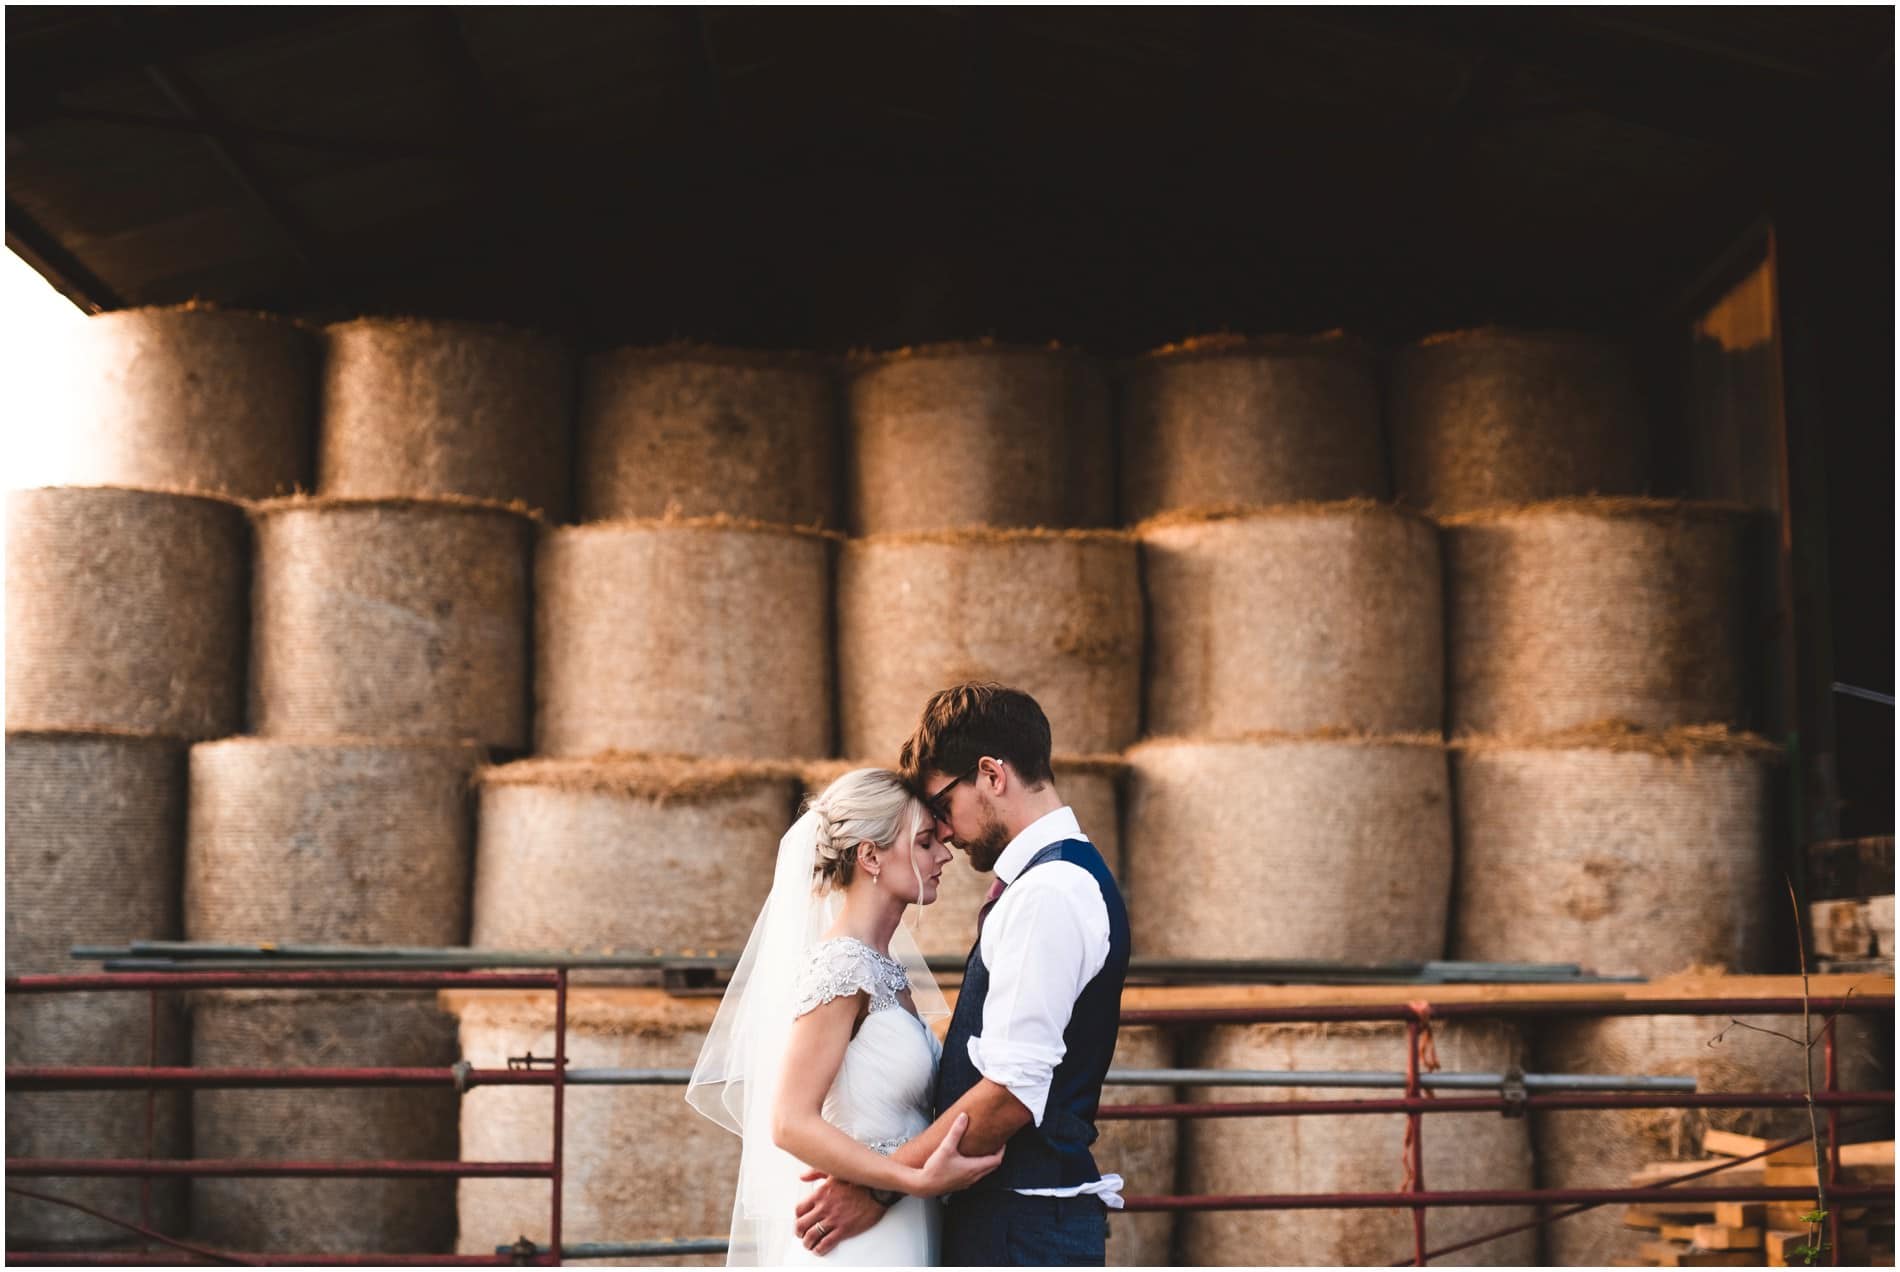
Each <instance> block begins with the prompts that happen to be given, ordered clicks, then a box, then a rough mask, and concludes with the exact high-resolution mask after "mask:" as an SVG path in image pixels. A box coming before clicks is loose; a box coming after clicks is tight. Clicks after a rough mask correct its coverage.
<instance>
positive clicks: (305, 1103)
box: [185, 737, 481, 1254]
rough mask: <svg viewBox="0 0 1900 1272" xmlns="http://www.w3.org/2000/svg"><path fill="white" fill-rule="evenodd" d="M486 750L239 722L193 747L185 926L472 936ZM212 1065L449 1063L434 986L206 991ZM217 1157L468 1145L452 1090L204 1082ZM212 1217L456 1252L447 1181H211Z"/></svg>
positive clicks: (313, 1242) (199, 1121) (335, 939)
mask: <svg viewBox="0 0 1900 1272" xmlns="http://www.w3.org/2000/svg"><path fill="white" fill-rule="evenodd" d="M480 754H481V752H480V749H479V748H478V747H476V746H474V745H472V744H469V743H464V742H448V743H441V742H430V741H417V742H402V741H399V740H395V739H390V738H382V739H378V740H375V741H368V742H354V741H350V740H347V739H337V738H329V739H317V738H307V737H306V738H296V739H279V738H263V737H246V738H233V739H229V740H227V741H223V742H210V743H204V744H201V745H199V746H197V747H194V748H193V749H192V754H191V802H190V815H189V827H190V833H189V846H188V853H187V861H186V881H185V929H186V933H187V935H188V936H190V937H191V938H192V939H194V940H201V941H223V942H234V943H236V942H241V943H253V942H259V941H268V940H276V941H295V942H309V943H321V944H367V945H425V946H428V945H455V944H460V943H462V942H463V941H464V940H465V939H466V934H467V931H468V893H469V888H468V873H469V859H470V841H471V839H472V827H471V819H470V815H469V800H468V793H467V788H468V782H469V778H470V775H471V773H472V772H473V770H474V768H475V766H476V764H477V762H478V760H479V758H480ZM192 1016H193V1027H192V1037H193V1054H194V1057H195V1060H196V1062H197V1063H198V1064H200V1065H234V1066H243V1067H264V1066H272V1067H302V1066H313V1065H326V1066H327V1065H352V1066H368V1067H397V1066H418V1065H421V1066H446V1065H449V1064H452V1063H453V1062H454V1060H455V1040H454V1029H453V1025H452V1022H450V1021H449V1020H448V1019H447V1018H446V1017H444V1016H443V1015H442V1013H441V1012H439V1011H438V1010H437V1009H436V1006H435V1003H434V999H433V996H431V995H429V994H426V993H387V992H371V991H365V992H324V991H298V992H294V993H286V992H281V991H269V992H264V991H207V992H205V993H203V994H201V995H199V996H198V998H197V1000H196V1001H195V1002H194V1004H193V1009H192ZM193 1123H194V1131H195V1140H196V1144H197V1151H198V1153H199V1155H200V1156H205V1157H266V1158H269V1157H305V1158H318V1159H337V1160H348V1159H382V1160H387V1159H392V1158H413V1159H422V1160H435V1161H441V1160H454V1158H455V1156H456V1138H455V1123H456V1096H455V1093H454V1092H452V1091H448V1090H320V1091H248V1090H237V1091H203V1092H199V1093H198V1095H197V1098H196V1099H195V1101H194V1102H193ZM192 1202H193V1227H194V1230H195V1231H196V1232H197V1234H198V1235H199V1236H201V1237H203V1238H204V1239H206V1240H208V1241H210V1242H212V1243H214V1244H217V1245H221V1246H226V1247H229V1248H234V1249H240V1250H271V1251H302V1250H339V1251H355V1252H362V1251H372V1250H376V1251H390V1252H399V1253H415V1254H426V1253H439V1252H441V1251H442V1250H443V1249H445V1248H446V1247H447V1245H448V1243H449V1241H450V1239H451V1232H452V1229H453V1225H454V1188H453V1184H452V1182H450V1181H446V1180H443V1181H437V1180H401V1181H393V1180H376V1179H338V1180H328V1179H325V1180H317V1179H310V1180H260V1179H200V1180H197V1181H195V1182H194V1184H193V1188H192Z"/></svg>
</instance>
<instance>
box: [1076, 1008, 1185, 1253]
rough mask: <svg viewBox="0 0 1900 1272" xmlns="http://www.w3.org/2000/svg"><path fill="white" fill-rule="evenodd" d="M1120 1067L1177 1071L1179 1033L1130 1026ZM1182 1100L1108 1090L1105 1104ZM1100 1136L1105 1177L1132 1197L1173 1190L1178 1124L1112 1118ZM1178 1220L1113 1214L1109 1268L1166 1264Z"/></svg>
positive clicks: (1163, 1089)
mask: <svg viewBox="0 0 1900 1272" xmlns="http://www.w3.org/2000/svg"><path fill="white" fill-rule="evenodd" d="M1113 1063H1114V1067H1115V1068H1117V1069H1172V1068H1174V1067H1175V1040H1174V1035H1173V1034H1172V1033H1171V1032H1169V1031H1168V1030H1166V1029H1162V1028H1158V1027H1156V1026H1154V1025H1129V1026H1126V1027H1124V1028H1123V1029H1122V1031H1121V1033H1120V1035H1119V1036H1118V1037H1117V1038H1116V1039H1115V1058H1114V1062H1113ZM1179 1098H1180V1091H1179V1089H1178V1088H1175V1087H1171V1086H1162V1085H1153V1086H1122V1085H1119V1084H1118V1085H1115V1086H1111V1087H1106V1088H1104V1090H1103V1092H1102V1103H1104V1104H1172V1103H1174V1102H1175V1101H1176V1100H1177V1099H1179ZM1096 1130H1097V1131H1098V1132H1099V1133H1100V1138H1099V1139H1097V1140H1096V1141H1095V1143H1094V1144H1093V1145H1091V1146H1090V1150H1089V1151H1090V1152H1092V1153H1093V1154H1094V1155H1095V1164H1096V1165H1097V1166H1098V1167H1100V1168H1101V1170H1102V1171H1103V1172H1104V1173H1110V1172H1112V1173H1114V1174H1118V1175H1120V1176H1121V1177H1122V1190H1123V1191H1124V1192H1125V1193H1127V1194H1128V1195H1129V1196H1134V1197H1143V1196H1146V1197H1155V1196H1167V1195H1168V1194H1170V1193H1172V1192H1174V1184H1175V1179H1176V1176H1177V1173H1178V1169H1179V1165H1180V1162H1179V1156H1180V1147H1181V1134H1180V1127H1179V1125H1178V1124H1177V1123H1176V1122H1174V1121H1173V1120H1171V1119H1170V1120H1166V1121H1162V1120H1158V1119H1150V1118H1142V1119H1139V1120H1136V1119H1132V1118H1108V1119H1102V1120H1100V1121H1097V1122H1096ZM1174 1227H1175V1217H1174V1216H1173V1215H1172V1214H1169V1213H1168V1212H1166V1211H1154V1210H1151V1211H1146V1212H1144V1213H1141V1214H1132V1213H1130V1212H1128V1211H1124V1210H1112V1211H1110V1212H1109V1215H1108V1265H1109V1266H1110V1267H1116V1268H1139V1267H1154V1266H1165V1265H1166V1264H1168V1263H1170V1262H1171V1261H1172V1260H1171V1258H1170V1254H1171V1252H1172V1247H1173V1245H1174Z"/></svg>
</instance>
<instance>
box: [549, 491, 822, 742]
mask: <svg viewBox="0 0 1900 1272" xmlns="http://www.w3.org/2000/svg"><path fill="white" fill-rule="evenodd" d="M830 557H831V539H830V536H827V535H825V534H821V533H819V532H817V531H811V530H798V529H792V528H790V527H785V526H768V525H765V524H763V523H760V522H746V521H737V520H733V519H730V518H694V519H687V520H679V521H615V522H599V523H595V524H593V525H586V526H574V527H570V528H567V529H560V530H555V531H553V532H552V533H550V534H548V535H547V536H546V538H545V539H544V540H543V541H542V544H541V551H540V556H539V558H538V563H537V566H536V585H535V699H536V700H535V745H536V749H537V750H538V751H540V752H542V753H543V754H547V755H591V754H594V753H596V752H599V751H610V750H623V751H661V752H674V753H678V754H685V755H703V756H719V755H729V756H745V757H749V758H755V759H779V758H784V757H793V756H819V755H826V754H829V753H830V751H831V735H832V729H831V657H832V655H831V605H830V597H831V560H830Z"/></svg>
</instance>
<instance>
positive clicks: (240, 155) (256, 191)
mask: <svg viewBox="0 0 1900 1272" xmlns="http://www.w3.org/2000/svg"><path fill="white" fill-rule="evenodd" d="M145 77H146V78H147V79H148V80H150V81H151V82H152V85H153V86H154V87H155V88H157V89H158V91H159V92H161V93H163V94H164V95H165V96H166V98H168V99H169V100H170V101H171V102H172V104H173V105H175V106H176V107H177V108H178V109H179V110H180V111H181V112H183V114H184V116H185V118H187V119H190V120H195V121H197V122H199V123H201V124H203V125H205V128H206V132H205V134H204V136H205V143H206V144H207V145H208V146H210V147H211V150H212V153H214V154H215V155H216V156H217V158H218V162H219V163H220V164H222V165H223V167H224V170H225V171H226V172H228V173H229V174H230V175H231V178H232V180H233V181H234V182H235V183H236V184H237V186H238V188H239V189H241V190H242V191H243V192H244V195H245V197H246V198H247V199H248V200H249V201H250V203H251V205H252V206H253V207H254V208H256V210H257V212H258V214H259V216H260V218H261V219H262V220H263V221H264V222H265V223H266V224H267V225H269V226H270V228H271V230H272V232H274V233H275V234H276V235H277V237H278V239H279V240H280V241H281V242H282V243H283V245H284V248H285V250H286V251H287V252H288V253H289V255H290V256H291V258H292V259H293V260H295V261H296V262H297V264H298V266H299V267H301V268H302V270H303V272H304V274H305V275H306V277H308V279H309V280H310V283H311V286H312V288H313V289H314V290H315V291H317V292H319V293H323V292H327V291H328V289H329V288H328V284H327V282H326V281H325V277H324V271H323V269H322V268H321V267H320V266H319V264H318V260H319V257H320V256H321V255H322V253H321V251H320V249H319V248H318V247H317V245H316V241H315V238H314V236H313V235H312V234H311V233H310V232H309V230H308V229H307V228H305V226H304V224H303V218H302V217H301V216H299V215H298V214H297V211H296V209H294V208H292V207H291V206H290V203H289V202H288V200H286V199H285V198H284V197H283V196H282V195H280V194H278V193H277V192H276V190H275V189H273V188H272V186H271V183H270V181H269V179H268V178H267V177H265V175H264V174H263V172H262V171H260V170H259V168H258V166H257V164H256V161H255V160H253V159H252V158H251V156H250V155H249V153H248V152H247V151H246V150H245V148H244V145H243V143H242V142H241V141H239V140H238V139H237V138H236V136H235V135H234V134H233V132H232V130H231V128H230V126H229V125H228V124H227V123H226V122H225V120H224V117H223V115H222V114H221V113H220V112H219V111H218V110H217V108H216V107H215V106H213V105H212V104H211V102H210V100H209V99H208V98H206V97H205V95H204V93H203V92H202V91H200V90H199V89H198V87H197V86H196V85H195V84H193V83H192V82H191V81H190V79H188V78H187V77H186V76H185V75H184V74H183V73H182V72H180V71H176V70H173V69H171V68H169V67H166V66H162V65H160V64H158V63H155V62H154V63H150V64H148V65H147V66H146V67H145Z"/></svg>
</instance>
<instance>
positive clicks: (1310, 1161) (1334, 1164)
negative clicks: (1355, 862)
mask: <svg viewBox="0 0 1900 1272" xmlns="http://www.w3.org/2000/svg"><path fill="white" fill-rule="evenodd" d="M1432 1029H1433V1034H1434V1039H1435V1045H1436V1047H1437V1051H1438V1056H1439V1059H1440V1062H1441V1063H1442V1064H1443V1066H1444V1067H1445V1069H1447V1070H1448V1071H1452V1072H1466V1073H1470V1072H1491V1073H1501V1072H1504V1071H1505V1070H1507V1069H1509V1068H1511V1067H1513V1066H1520V1067H1521V1066H1522V1064H1523V1060H1524V1054H1525V1048H1524V1043H1523V1041H1522V1039H1521V1038H1520V1037H1519V1035H1518V1033H1517V1031H1516V1030H1515V1029H1514V1028H1513V1027H1512V1026H1510V1025H1508V1024H1504V1023H1501V1022H1498V1021H1484V1020H1454V1021H1441V1022H1437V1023H1435V1024H1434V1025H1433V1026H1432ZM1405 1054H1406V1035H1405V1026H1404V1025H1401V1024H1397V1023H1391V1024H1385V1023H1380V1024H1311V1025H1309V1024H1298V1025H1216V1026H1214V1027H1212V1028H1211V1029H1209V1030H1207V1032H1206V1034H1205V1035H1204V1037H1202V1038H1201V1039H1200V1040H1199V1041H1198V1044H1197V1045H1196V1047H1195V1048H1194V1058H1193V1060H1192V1062H1191V1063H1192V1064H1194V1065H1195V1066H1196V1067H1204V1068H1220V1069H1279V1070H1287V1069H1290V1070H1296V1071H1297V1070H1312V1071H1341V1070H1344V1071H1353V1070H1358V1071H1368V1070H1383V1071H1386V1072H1391V1071H1395V1070H1403V1069H1404V1068H1405ZM1187 1098H1188V1099H1189V1100H1191V1101H1219V1102H1233V1101H1242V1100H1245V1101H1254V1100H1264V1101H1270V1102H1278V1101H1286V1100H1328V1099H1340V1098H1342V1093H1341V1092H1339V1091H1337V1090H1331V1089H1327V1088H1324V1087H1318V1088H1306V1087H1273V1088H1264V1089H1262V1088H1252V1087H1207V1088H1189V1091H1188V1097H1187ZM1191 1131H1192V1133H1191V1134H1190V1135H1189V1137H1188V1149H1187V1151H1186V1152H1185V1153H1184V1154H1183V1160H1184V1169H1183V1172H1182V1190H1183V1191H1184V1192H1194V1193H1336V1192H1399V1191H1402V1190H1403V1189H1404V1187H1405V1173H1406V1156H1405V1154H1404V1153H1403V1152H1402V1151H1401V1146H1402V1144H1403V1143H1404V1135H1405V1117H1404V1115H1403V1114H1396V1113H1395V1114H1389V1115H1387V1114H1380V1115H1374V1114H1358V1115H1352V1116H1346V1115H1332V1116H1324V1115H1322V1116H1314V1117H1298V1118H1291V1117H1234V1118H1207V1119H1204V1120H1201V1121H1196V1122H1194V1123H1191ZM1423 1157H1424V1161H1423V1168H1424V1180H1425V1185H1426V1186H1427V1187H1429V1188H1431V1189H1433V1190H1434V1191H1437V1190H1440V1189H1445V1190H1457V1189H1501V1188H1513V1189H1516V1188H1529V1187H1530V1186H1531V1176H1532V1170H1531V1137H1530V1130H1529V1126H1528V1125H1527V1123H1526V1122H1525V1121H1523V1120H1522V1119H1507V1118H1498V1117H1485V1116H1480V1115H1476V1114H1464V1115H1458V1116H1446V1117H1440V1118H1436V1119H1433V1121H1432V1124H1431V1126H1430V1128H1429V1129H1428V1130H1427V1131H1426V1133H1425V1142H1424V1154H1423ZM1530 1218H1531V1214H1530V1207H1528V1206H1523V1207H1514V1208H1507V1207H1481V1208H1474V1209H1461V1210H1434V1211H1433V1212H1431V1219H1430V1232H1431V1239H1432V1243H1433V1244H1434V1245H1439V1244H1448V1243H1452V1242H1456V1241H1458V1240H1460V1239H1463V1238H1468V1237H1475V1236H1478V1235H1480V1234H1482V1233H1485V1232H1489V1231H1492V1230H1494V1229H1496V1228H1502V1227H1507V1226H1509V1225H1511V1224H1513V1223H1522V1222H1525V1221H1527V1220H1529V1219H1530ZM1179 1244H1180V1252H1181V1262H1183V1263H1185V1264H1190V1265H1200V1266H1234V1265H1251V1264H1256V1263H1260V1262H1263V1261H1265V1262H1271V1263H1275V1264H1280V1265H1283V1266H1284V1265H1299V1264H1308V1265H1321V1266H1324V1265H1329V1264H1330V1265H1333V1266H1347V1267H1354V1266H1357V1267H1365V1266H1377V1265H1380V1264H1388V1263H1397V1262H1407V1261H1409V1256H1410V1254H1411V1251H1412V1223H1411V1215H1410V1213H1409V1212H1408V1211H1404V1210H1351V1211H1317V1210H1279V1211H1275V1210H1256V1211H1237V1212H1231V1213H1224V1214H1223V1213H1214V1212H1208V1213H1191V1214H1186V1215H1183V1216H1182V1219H1181V1231H1180V1243H1179ZM1449 1261H1450V1262H1452V1263H1474V1264H1485V1265H1499V1266H1507V1267H1508V1266H1519V1267H1522V1266H1526V1265H1529V1264H1534V1263H1536V1262H1537V1234H1536V1233H1535V1232H1520V1233H1517V1234H1515V1235H1514V1236H1510V1237H1505V1238H1502V1239H1500V1240H1497V1241H1490V1242H1487V1243H1485V1244H1484V1245H1481V1246H1478V1247H1476V1248H1475V1249H1473V1250H1469V1251H1466V1252H1464V1254H1463V1255H1457V1256H1452V1257H1451V1258H1450V1259H1449Z"/></svg>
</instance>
